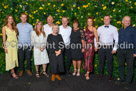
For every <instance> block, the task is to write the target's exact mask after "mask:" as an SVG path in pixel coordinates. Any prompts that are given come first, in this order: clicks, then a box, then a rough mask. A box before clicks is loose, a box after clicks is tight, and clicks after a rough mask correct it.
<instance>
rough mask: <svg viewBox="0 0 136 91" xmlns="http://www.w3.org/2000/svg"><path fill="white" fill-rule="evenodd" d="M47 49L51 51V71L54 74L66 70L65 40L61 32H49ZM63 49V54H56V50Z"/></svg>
mask: <svg viewBox="0 0 136 91" xmlns="http://www.w3.org/2000/svg"><path fill="white" fill-rule="evenodd" d="M47 43H48V46H47V49H48V51H49V60H50V71H51V73H53V74H56V73H60V72H64V60H63V51H64V42H63V39H62V36H61V35H60V34H58V35H56V36H55V35H53V34H49V35H48V38H47ZM58 50H61V54H60V55H58V56H56V53H55V51H58Z"/></svg>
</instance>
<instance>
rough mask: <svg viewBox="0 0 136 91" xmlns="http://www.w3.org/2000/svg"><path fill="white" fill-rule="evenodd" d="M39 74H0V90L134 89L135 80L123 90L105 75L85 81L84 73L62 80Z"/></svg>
mask: <svg viewBox="0 0 136 91" xmlns="http://www.w3.org/2000/svg"><path fill="white" fill-rule="evenodd" d="M50 79H51V78H50V77H49V78H47V77H45V76H41V77H40V78H39V79H37V78H36V77H35V74H34V73H33V76H32V77H28V76H27V74H26V73H25V74H24V75H23V77H20V78H19V79H18V80H15V79H13V78H11V76H10V74H9V73H5V74H1V75H0V91H136V82H133V83H132V85H131V89H129V90H125V89H124V88H123V86H121V85H115V84H114V82H115V80H112V81H108V80H107V76H104V78H103V79H102V80H98V75H95V74H91V75H90V80H89V81H86V80H85V77H84V74H81V76H80V77H76V76H62V81H58V80H55V82H51V80H50Z"/></svg>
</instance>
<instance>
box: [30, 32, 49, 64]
mask: <svg viewBox="0 0 136 91" xmlns="http://www.w3.org/2000/svg"><path fill="white" fill-rule="evenodd" d="M31 42H32V45H34V64H35V65H42V64H47V63H49V58H48V54H47V51H46V38H45V37H44V36H43V34H42V33H41V34H40V35H39V36H37V34H36V32H35V31H33V32H32V34H31ZM38 47H43V48H45V49H44V50H43V51H40V49H39V48H38Z"/></svg>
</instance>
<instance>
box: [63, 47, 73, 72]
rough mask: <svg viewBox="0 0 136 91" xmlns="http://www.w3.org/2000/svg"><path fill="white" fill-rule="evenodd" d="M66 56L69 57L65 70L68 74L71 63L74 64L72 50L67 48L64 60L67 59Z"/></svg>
mask: <svg viewBox="0 0 136 91" xmlns="http://www.w3.org/2000/svg"><path fill="white" fill-rule="evenodd" d="M65 56H66V57H67V62H66V65H65V70H66V72H68V71H69V70H70V66H71V62H72V59H71V49H70V48H65V50H64V58H65Z"/></svg>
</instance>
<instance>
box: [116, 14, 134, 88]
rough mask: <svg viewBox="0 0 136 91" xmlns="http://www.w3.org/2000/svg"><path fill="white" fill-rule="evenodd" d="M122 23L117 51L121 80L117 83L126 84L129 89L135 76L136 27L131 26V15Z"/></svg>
mask: <svg viewBox="0 0 136 91" xmlns="http://www.w3.org/2000/svg"><path fill="white" fill-rule="evenodd" d="M122 24H123V28H121V29H120V30H119V47H118V51H117V56H118V61H119V74H120V81H117V82H116V84H125V89H129V88H130V83H131V80H132V77H133V64H134V57H136V35H135V34H136V28H134V27H132V26H131V18H130V16H125V17H124V18H123V20H122ZM123 44H124V45H123ZM122 45H123V46H122ZM129 45H133V46H129ZM125 59H126V63H127V77H126V81H125V73H124V63H125Z"/></svg>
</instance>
